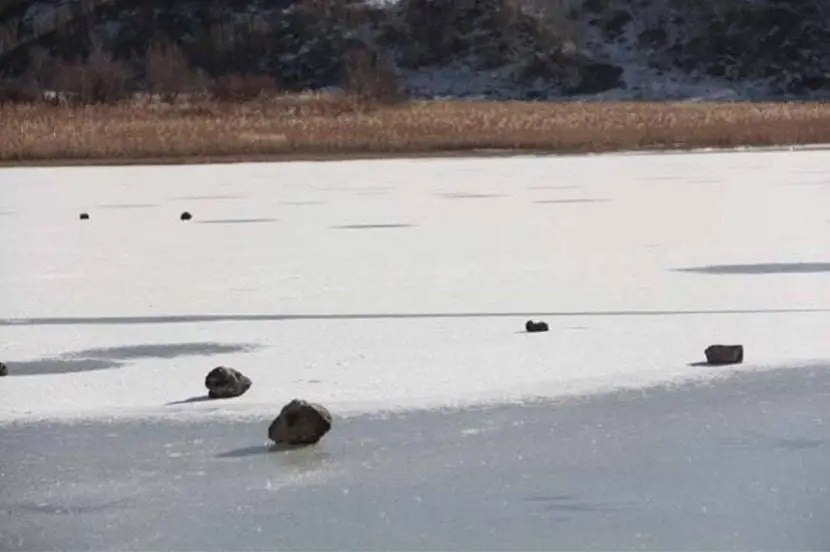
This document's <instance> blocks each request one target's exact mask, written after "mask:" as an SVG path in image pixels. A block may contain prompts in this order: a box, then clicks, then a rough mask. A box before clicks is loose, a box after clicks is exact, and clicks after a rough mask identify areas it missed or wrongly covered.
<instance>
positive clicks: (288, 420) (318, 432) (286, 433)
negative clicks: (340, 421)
mask: <svg viewBox="0 0 830 552" xmlns="http://www.w3.org/2000/svg"><path fill="white" fill-rule="evenodd" d="M330 429H331V413H329V411H328V410H326V408H325V407H324V406H322V405H319V404H315V403H310V402H308V401H304V400H301V399H294V400H293V401H291V402H290V403H288V404H287V405H285V406H284V407H283V408H282V410H281V411H280V414H279V416H277V418H276V419H275V420H274V421H273V422H272V423H271V425H270V426H269V427H268V438H269V439H271V440H272V441H274V442H275V443H277V444H278V445H313V444H314V443H316V442H317V441H319V440H320V439H322V438H323V435H325V434H326V433H328V431H329V430H330Z"/></svg>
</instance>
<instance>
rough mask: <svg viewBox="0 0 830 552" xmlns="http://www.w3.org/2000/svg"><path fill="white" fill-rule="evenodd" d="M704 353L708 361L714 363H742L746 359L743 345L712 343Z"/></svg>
mask: <svg viewBox="0 0 830 552" xmlns="http://www.w3.org/2000/svg"><path fill="white" fill-rule="evenodd" d="M704 354H705V355H706V363H707V364H712V365H721V364H740V363H741V362H743V361H744V347H743V345H710V346H708V347H706V350H705V351H704Z"/></svg>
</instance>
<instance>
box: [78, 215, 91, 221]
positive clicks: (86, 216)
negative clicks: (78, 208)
mask: <svg viewBox="0 0 830 552" xmlns="http://www.w3.org/2000/svg"><path fill="white" fill-rule="evenodd" d="M78 218H79V219H81V220H89V213H81V214H80V215H78Z"/></svg>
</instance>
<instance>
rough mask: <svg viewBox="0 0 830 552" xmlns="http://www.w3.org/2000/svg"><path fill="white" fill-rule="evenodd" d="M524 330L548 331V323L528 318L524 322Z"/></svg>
mask: <svg viewBox="0 0 830 552" xmlns="http://www.w3.org/2000/svg"><path fill="white" fill-rule="evenodd" d="M525 330H527V331H528V332H546V331H548V323H547V322H542V321H541V320H540V321H539V322H534V321H533V320H528V321H527V322H525Z"/></svg>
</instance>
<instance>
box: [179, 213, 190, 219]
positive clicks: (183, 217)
mask: <svg viewBox="0 0 830 552" xmlns="http://www.w3.org/2000/svg"><path fill="white" fill-rule="evenodd" d="M192 218H193V215H191V214H190V213H188V212H187V211H185V212H184V213H182V214H181V216H179V219H181V220H190V219H192Z"/></svg>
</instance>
